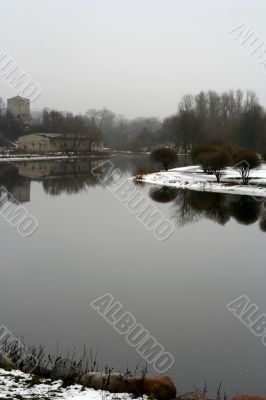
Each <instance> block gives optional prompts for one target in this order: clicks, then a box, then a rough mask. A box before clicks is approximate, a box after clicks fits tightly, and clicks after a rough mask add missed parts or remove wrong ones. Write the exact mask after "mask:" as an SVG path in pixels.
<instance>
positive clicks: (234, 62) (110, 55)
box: [0, 0, 266, 119]
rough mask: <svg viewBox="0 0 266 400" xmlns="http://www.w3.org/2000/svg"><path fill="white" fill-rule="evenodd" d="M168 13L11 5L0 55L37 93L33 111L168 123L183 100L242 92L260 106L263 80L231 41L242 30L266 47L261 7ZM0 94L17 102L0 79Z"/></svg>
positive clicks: (80, 4)
mask: <svg viewBox="0 0 266 400" xmlns="http://www.w3.org/2000/svg"><path fill="white" fill-rule="evenodd" d="M166 4H167V6H165V2H162V1H160V0H157V1H150V0H147V1H145V2H140V1H136V2H134V3H132V2H130V1H121V0H114V1H113V2H112V3H111V4H110V2H108V1H106V0H100V1H98V2H97V3H96V2H94V1H91V0H89V1H84V0H78V1H76V2H65V1H64V2H63V1H62V0H59V1H57V2H56V3H55V2H52V1H51V0H48V1H46V2H45V3H42V4H40V3H38V4H37V3H36V2H33V1H32V0H28V1H27V2H24V3H23V4H22V3H21V2H19V1H18V0H12V1H10V2H9V3H8V4H5V5H4V7H3V9H2V10H1V15H2V23H1V26H0V32H1V42H0V46H1V48H2V49H4V51H5V52H6V53H8V54H10V55H11V56H12V57H13V59H14V60H16V62H17V63H18V64H19V65H20V66H22V68H23V70H25V71H26V72H27V73H28V74H29V75H30V76H31V77H32V79H33V80H35V81H36V82H38V84H39V85H40V87H41V95H40V96H39V98H38V99H37V100H36V101H35V102H34V103H33V104H32V105H31V109H32V110H33V111H34V110H42V109H43V108H46V107H47V108H49V109H57V110H59V111H69V112H73V113H75V114H76V113H85V112H86V111H87V110H88V109H93V108H95V109H103V108H106V109H109V110H112V111H113V112H115V113H116V114H122V115H124V116H125V117H126V118H129V119H132V118H136V117H138V116H144V117H149V116H155V117H158V118H164V117H166V116H167V115H170V114H173V113H175V112H176V110H177V107H178V103H179V101H180V100H181V98H182V96H183V95H185V94H186V93H191V94H195V93H197V92H200V91H201V90H203V91H207V90H215V91H217V92H219V93H221V92H223V91H227V90H229V89H233V90H235V89H238V88H240V89H242V90H247V89H249V90H254V91H255V92H256V93H257V95H258V97H259V100H260V102H261V104H263V105H264V106H265V105H266V93H265V90H264V85H263V82H264V80H265V77H266V75H265V71H264V70H263V68H261V66H260V65H259V63H258V62H256V60H254V59H252V57H251V56H250V54H248V53H247V52H246V51H243V48H241V46H240V44H239V43H238V42H237V41H236V40H234V38H233V37H230V35H229V32H230V31H232V30H233V29H236V27H238V26H240V25H241V24H246V27H247V29H249V30H250V31H252V32H254V35H257V38H258V43H259V42H261V43H264V38H266V30H265V24H264V21H263V16H264V15H265V8H266V7H265V4H264V3H263V2H262V1H260V0H256V1H254V2H252V3H250V2H249V1H247V0H245V1H241V2H240V0H236V1H234V2H233V3H232V2H230V1H229V0H226V1H225V2H223V3H222V4H221V3H218V2H211V1H210V0H204V1H203V2H200V3H197V2H196V1H193V0H190V1H188V2H186V3H182V7H181V6H180V5H181V3H179V2H176V1H173V0H169V1H168V2H167V3H166ZM11 16H12V18H10V17H11ZM14 27H15V28H16V30H15V31H14ZM14 32H16V33H15V34H14ZM254 37H255V36H254ZM0 89H1V97H3V98H4V99H5V100H6V99H7V98H9V97H12V96H14V95H15V92H14V91H13V90H12V89H11V88H10V87H8V85H6V84H5V82H4V81H3V80H2V79H1V80H0Z"/></svg>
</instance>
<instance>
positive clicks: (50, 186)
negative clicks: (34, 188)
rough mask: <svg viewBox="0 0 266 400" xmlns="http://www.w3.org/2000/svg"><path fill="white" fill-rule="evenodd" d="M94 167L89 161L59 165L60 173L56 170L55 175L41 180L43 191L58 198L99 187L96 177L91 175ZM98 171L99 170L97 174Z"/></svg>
mask: <svg viewBox="0 0 266 400" xmlns="http://www.w3.org/2000/svg"><path fill="white" fill-rule="evenodd" d="M94 166H95V165H94V163H93V164H92V162H91V161H89V162H88V161H86V162H79V161H74V162H64V163H61V164H60V171H58V170H56V175H51V176H49V177H46V178H44V179H43V181H42V185H43V189H44V191H45V192H46V193H47V194H49V195H52V196H58V195H60V194H62V193H67V194H74V193H79V192H81V191H84V190H86V189H87V188H88V187H93V186H97V185H101V183H100V181H99V178H98V176H95V175H93V174H92V173H91V170H92V168H93V167H94ZM100 171H101V168H100V169H99V173H100Z"/></svg>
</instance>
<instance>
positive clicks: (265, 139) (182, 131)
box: [86, 90, 266, 153]
mask: <svg viewBox="0 0 266 400" xmlns="http://www.w3.org/2000/svg"><path fill="white" fill-rule="evenodd" d="M86 115H87V116H89V118H92V119H93V121H94V122H95V125H96V126H97V127H98V128H99V129H100V130H101V131H102V132H103V134H104V137H105V141H106V144H107V145H108V146H109V147H111V148H114V149H118V150H132V151H140V150H144V151H150V150H151V149H153V148H154V147H158V146H159V145H166V146H170V145H173V146H175V147H176V148H178V149H179V151H184V152H185V153H187V152H188V151H189V150H191V148H192V147H193V146H195V145H196V144H198V143H202V142H212V143H217V142H234V143H237V144H239V145H240V146H243V147H246V148H249V149H252V150H254V151H259V152H261V151H263V150H264V149H266V114H265V111H264V109H263V107H262V106H261V105H260V103H259V100H258V98H257V96H256V94H255V92H253V91H246V92H243V91H241V90H236V91H233V90H229V91H228V92H223V93H221V94H219V93H217V92H215V91H208V92H203V91H202V92H200V93H198V94H196V95H192V94H186V95H185V96H183V98H182V100H181V101H180V103H179V105H178V109H177V112H176V113H175V114H174V115H171V116H169V117H166V118H165V119H164V120H163V121H162V122H161V121H160V120H159V119H158V118H155V117H151V118H136V119H133V120H127V119H126V118H124V117H123V116H121V115H117V114H115V113H113V112H112V111H109V110H106V109H103V110H94V109H93V110H88V111H87V113H86Z"/></svg>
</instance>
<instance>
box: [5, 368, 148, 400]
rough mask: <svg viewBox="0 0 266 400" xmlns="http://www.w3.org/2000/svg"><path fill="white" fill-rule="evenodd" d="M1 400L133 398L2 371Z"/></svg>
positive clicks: (126, 394) (123, 399) (109, 399)
mask: <svg viewBox="0 0 266 400" xmlns="http://www.w3.org/2000/svg"><path fill="white" fill-rule="evenodd" d="M144 397H146V396H144ZM0 398H1V399H32V400H33V399H34V400H41V399H55V400H56V399H64V400H68V399H71V400H84V399H86V400H103V399H108V400H112V399H115V400H120V399H121V400H130V399H132V396H131V395H129V394H128V393H109V392H107V391H103V390H94V389H90V388H84V387H83V386H81V385H72V386H68V387H63V382H62V381H55V382H52V381H51V380H50V379H41V378H38V377H36V376H34V375H29V374H25V373H23V372H21V371H17V370H14V371H6V370H4V369H0ZM142 398H143V397H142Z"/></svg>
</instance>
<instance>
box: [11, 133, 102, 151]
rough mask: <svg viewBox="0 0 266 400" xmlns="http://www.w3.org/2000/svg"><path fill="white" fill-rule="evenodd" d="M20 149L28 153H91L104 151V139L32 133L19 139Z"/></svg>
mask: <svg viewBox="0 0 266 400" xmlns="http://www.w3.org/2000/svg"><path fill="white" fill-rule="evenodd" d="M18 144H19V147H20V148H21V149H22V150H24V151H28V152H34V153H52V152H90V151H96V152H97V151H98V152H102V151H103V141H102V139H91V138H89V137H86V136H80V135H74V134H61V133H31V134H29V135H25V136H21V137H20V138H19V139H18Z"/></svg>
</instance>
